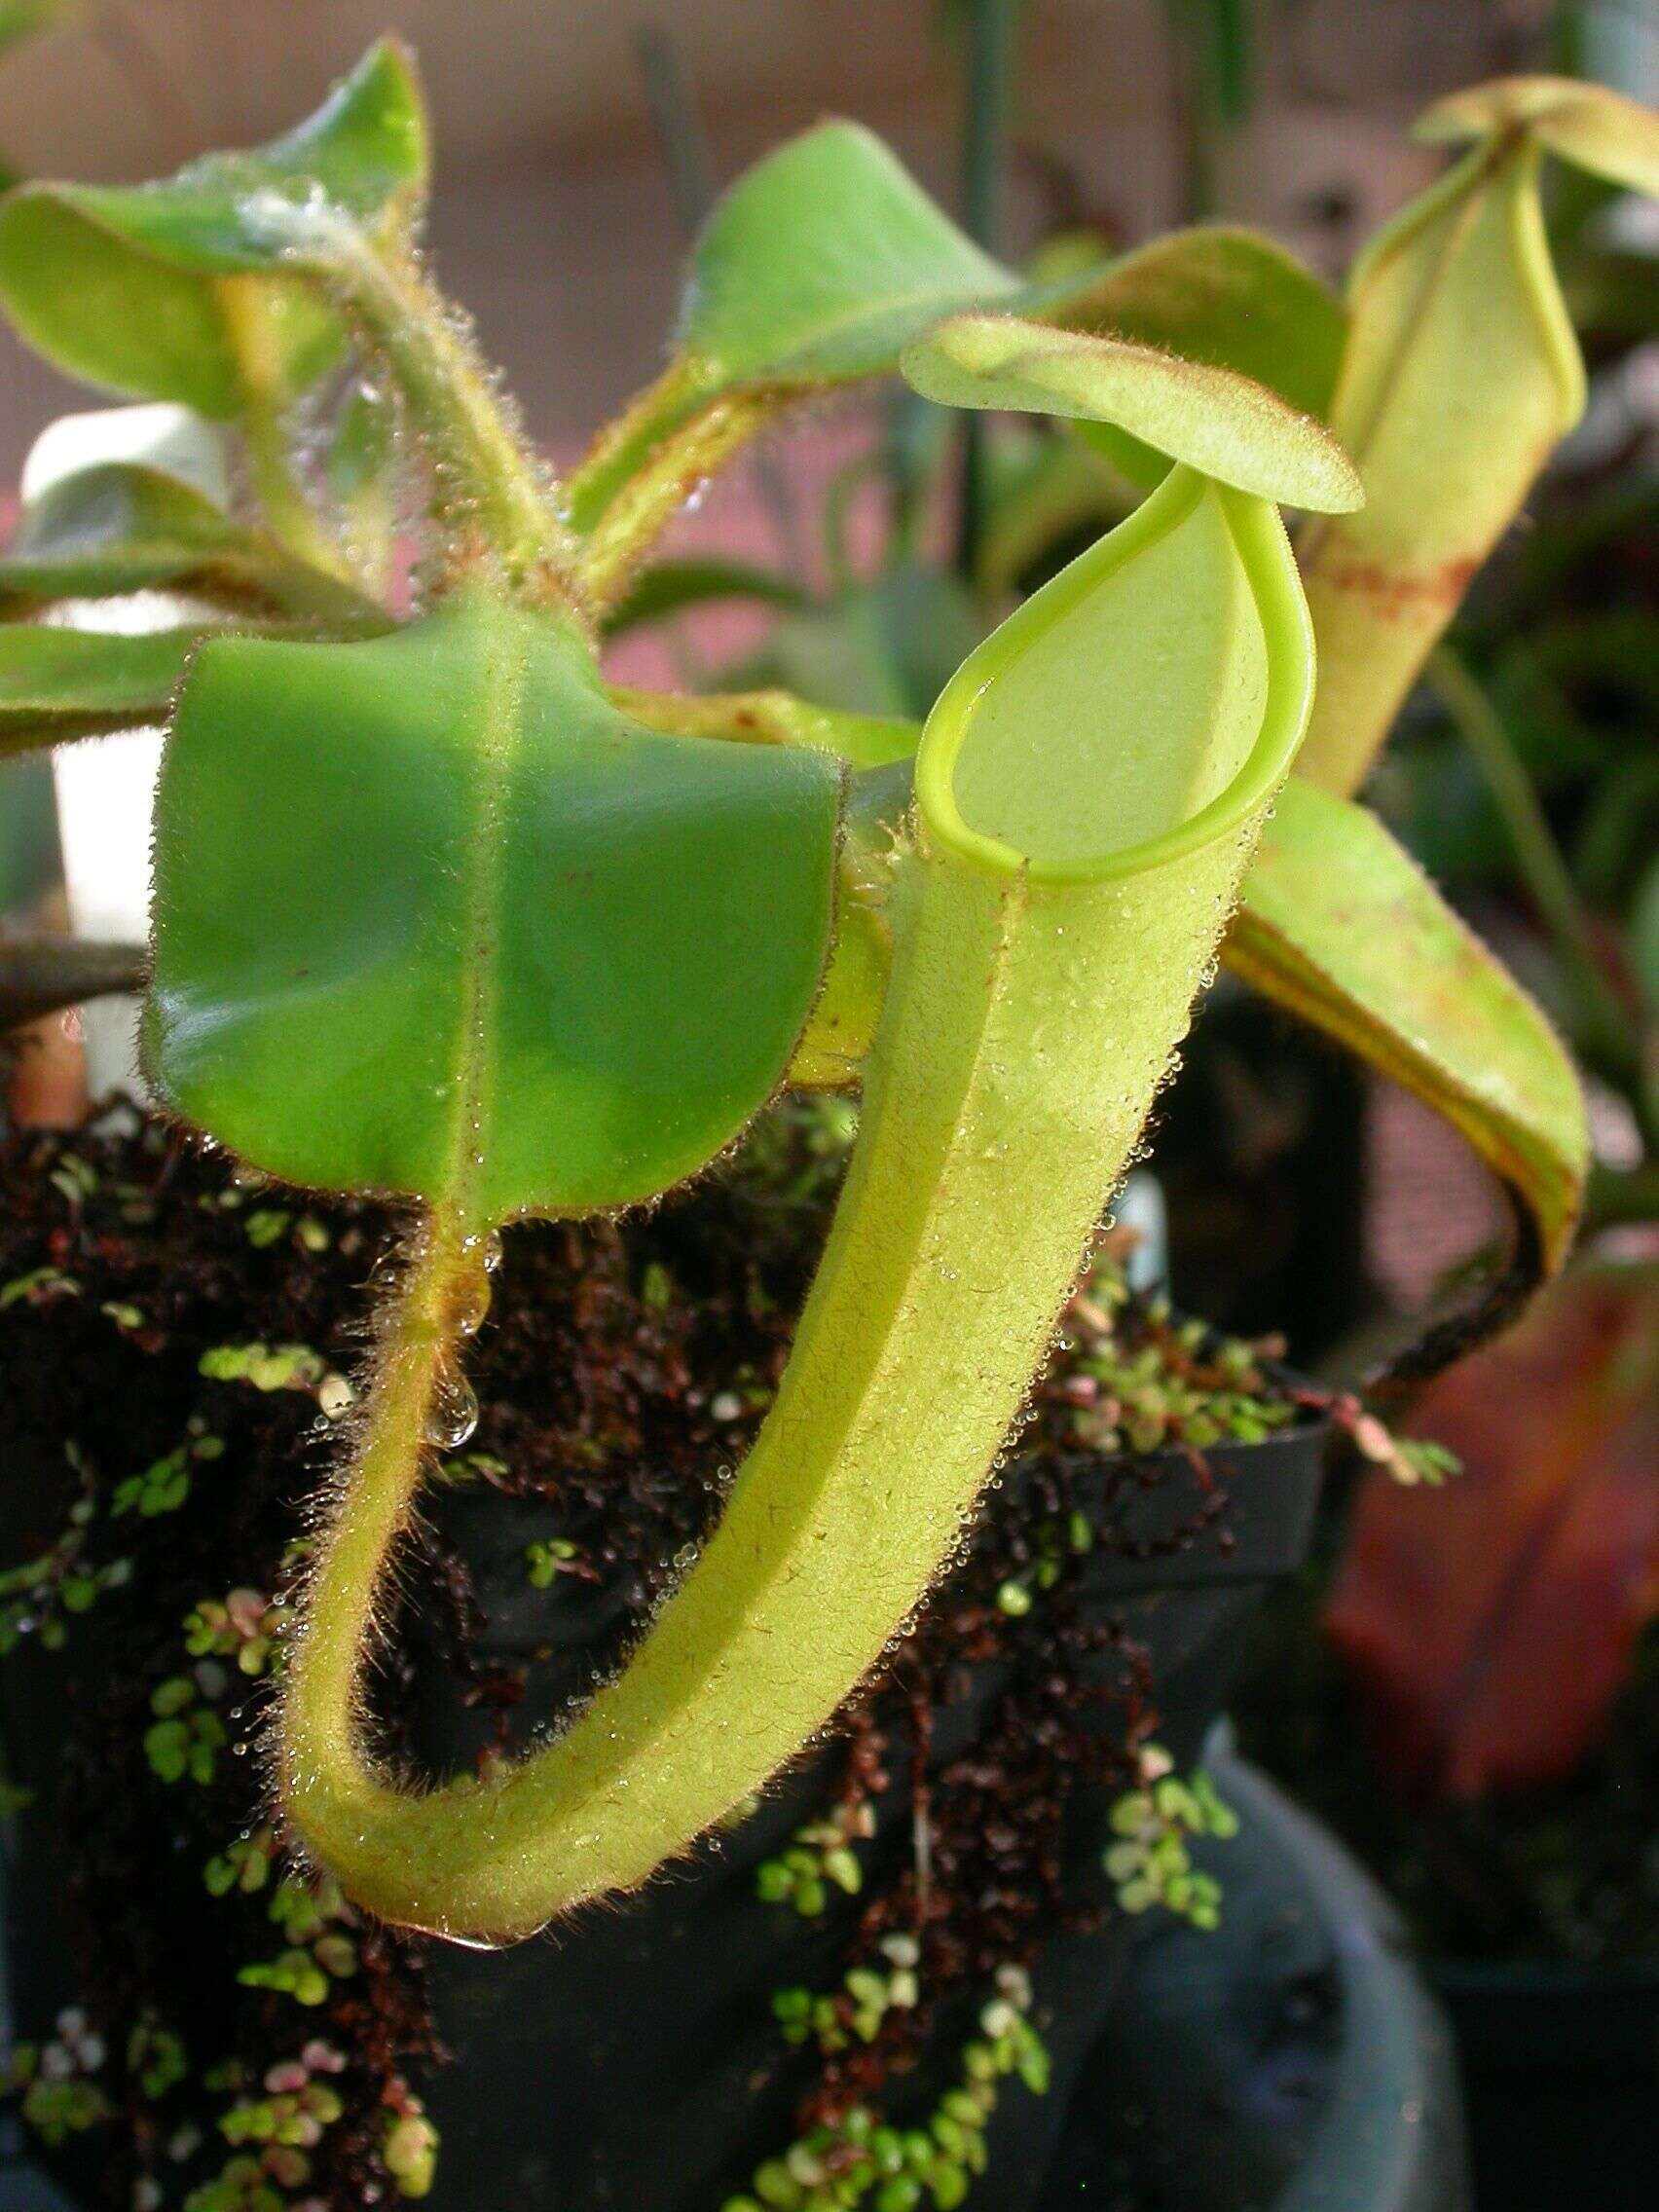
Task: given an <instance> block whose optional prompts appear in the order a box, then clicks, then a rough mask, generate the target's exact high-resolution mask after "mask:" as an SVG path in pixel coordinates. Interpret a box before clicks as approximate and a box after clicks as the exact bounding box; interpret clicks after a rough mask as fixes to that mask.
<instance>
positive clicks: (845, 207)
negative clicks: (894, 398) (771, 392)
mask: <svg viewBox="0 0 1659 2212" xmlns="http://www.w3.org/2000/svg"><path fill="white" fill-rule="evenodd" d="M1019 289H1020V285H1019V280H1018V278H1017V277H1015V276H1013V275H1012V274H1011V273H1010V272H1009V271H1008V270H1006V269H1004V268H1003V267H1002V266H1001V265H1000V264H999V263H997V262H995V261H993V260H992V259H991V258H990V256H989V255H988V254H986V253H984V252H982V251H981V250H980V248H979V247H978V246H977V245H976V244H975V243H974V242H973V240H971V239H969V238H967V237H966V236H965V235H964V234H963V233H962V232H961V231H959V230H958V229H957V227H956V225H955V224H954V223H952V222H951V221H950V219H949V217H948V216H946V215H944V214H942V213H941V212H940V209H939V208H938V207H937V206H936V205H935V204H934V203H933V201H932V200H930V199H929V198H928V196H927V194H926V193H924V192H923V191H922V190H921V188H920V187H919V186H918V185H917V184H916V182H915V181H914V179H913V178H912V177H911V176H910V175H909V173H908V172H907V171H906V170H905V169H904V168H903V166H902V165H901V164H900V162H899V161H898V160H897V159H896V158H895V156H894V155H893V154H891V153H890V152H889V151H888V149H887V147H885V146H884V145H883V144H882V142H881V140H880V139H879V138H877V137H875V136H874V135H873V134H872V133H871V132H870V131H868V130H866V129H863V128H862V127H861V126H860V125H858V124H856V123H839V122H835V123H823V124H820V125H819V126H818V127H817V129H813V130H809V131H806V132H805V133H804V134H803V135H802V136H800V137H798V138H793V139H791V140H790V141H789V143H788V144H787V145H784V146H780V147H779V148H778V150H777V152H776V153H774V154H770V155H768V156H767V157H766V159H765V160H764V161H762V162H759V163H757V164H756V166H755V167H754V168H752V169H751V170H750V171H749V172H748V174H747V175H746V176H744V177H742V178H740V179H739V181H738V182H737V183H736V184H735V185H734V186H733V187H732V189H731V190H730V191H729V192H728V193H727V194H726V195H725V197H724V198H723V199H722V200H721V201H720V203H719V205H718V206H717V207H716V209H715V211H714V213H713V214H712V215H711V216H710V217H709V220H708V222H707V223H706V224H705V225H704V227H703V230H702V232H701V234H700V235H699V237H698V240H697V243H696V246H695V249H694V251H693V254H692V261H691V272H690V278H689V282H688V285H687V288H686V294H685V304H684V308H683V310H682V314H681V320H680V329H679V333H678V349H679V351H680V352H681V354H682V356H683V357H684V358H686V359H687V360H690V361H694V362H696V363H697V364H699V368H700V372H701V373H700V378H699V381H700V382H702V383H704V384H705V385H715V384H719V385H726V386H729V385H732V384H739V383H757V382H764V383H768V384H771V383H799V382H808V383H813V384H828V383H836V382H839V381H841V380H843V379H846V378H849V377H862V376H868V375H871V374H872V373H874V372H875V371H877V370H880V369H883V368H886V367H887V366H888V365H889V364H890V363H891V362H892V361H893V360H894V359H895V358H896V357H897V355H898V353H899V351H900V350H901V348H902V347H903V345H904V344H905V343H906V342H907V341H908V340H909V339H910V338H911V337H913V336H914V335H915V333H916V332H917V331H918V330H921V329H923V328H925V327H926V325H927V324H928V323H929V322H932V321H934V320H935V319H937V318H938V317H939V316H940V315H942V314H948V313H951V311H952V310H953V309H956V308H960V307H962V306H964V305H966V304H968V303H969V302H972V301H977V300H988V299H996V298H997V297H999V296H1000V295H1003V294H1012V293H1014V292H1016V291H1018V290H1019Z"/></svg>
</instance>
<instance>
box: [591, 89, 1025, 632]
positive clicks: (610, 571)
mask: <svg viewBox="0 0 1659 2212" xmlns="http://www.w3.org/2000/svg"><path fill="white" fill-rule="evenodd" d="M1023 290H1024V287H1023V286H1022V285H1021V283H1020V281H1019V279H1018V277H1016V276H1014V274H1013V272H1012V271H1010V270H1007V269H1004V268H1003V267H1001V266H1000V264H998V263H997V262H995V261H993V260H991V259H990V258H989V256H988V255H986V254H985V253H983V252H981V251H980V249H979V248H978V247H977V245H975V244H974V242H973V241H972V240H970V239H969V238H967V237H966V236H965V235H964V233H963V232H962V231H960V230H959V229H958V228H957V227H956V225H955V224H954V223H952V222H951V220H950V219H949V217H948V216H947V215H945V214H944V213H943V212H942V211H941V210H940V208H939V207H937V206H936V205H935V204H934V203H933V202H932V201H931V200H930V199H929V198H928V196H927V194H926V193H925V192H923V190H922V189H921V187H920V186H919V185H918V184H917V183H916V182H915V180H914V179H913V178H912V177H911V176H910V175H909V174H908V173H907V171H906V170H905V169H904V168H903V166H902V165H901V164H900V163H899V162H898V161H897V160H896V159H895V157H894V156H893V155H892V154H891V153H889V151H888V150H887V148H886V147H885V146H884V145H883V144H882V143H881V141H880V139H878V138H876V137H874V136H873V135H872V134H871V133H870V132H869V131H867V130H866V129H863V128H862V127H861V126H860V125H858V124H853V123H842V122H830V123H824V124H820V125H819V126H818V127H817V128H816V129H812V130H808V131H806V132H804V133H803V134H802V135H801V136H800V137H798V138H793V139H791V140H790V141H789V142H788V143H787V144H786V145H783V146H780V147H779V148H778V149H777V151H776V152H775V153H772V154H769V155H768V156H767V157H766V158H765V160H764V161H762V162H760V163H758V164H757V165H756V166H755V167H754V168H752V169H751V170H749V171H748V173H747V174H746V175H744V176H742V177H740V178H739V179H738V181H737V182H736V184H734V185H733V186H732V187H731V189H730V190H729V191H728V192H727V193H726V194H725V196H724V197H723V198H722V199H721V200H720V202H719V204H718V205H717V206H716V208H715V210H714V212H713V213H712V214H711V215H710V217H709V219H708V221H707V223H706V224H705V225H704V227H703V229H702V232H701V233H700V234H699V236H698V239H697V241H696V244H695V246H694V247H693V249H692V257H691V267H690V271H689V275H688V278H687V282H686V287H685V293H684V298H683V303H682V310H681V315H680V323H679V329H678V333H677V342H676V349H675V355H674V358H673V360H672V361H671V363H670V366H669V368H668V371H667V373H666V374H665V375H664V376H663V377H662V378H660V379H659V380H658V382H657V383H656V384H655V385H653V386H651V387H650V388H649V389H648V390H646V391H645V392H644V393H642V395H641V397H640V398H639V400H638V401H637V402H636V403H635V405H634V406H633V408H631V409H630V410H629V411H628V413H627V414H625V415H624V416H623V417H622V418H621V419H620V420H619V421H618V422H617V423H616V424H613V425H612V426H611V427H610V429H608V431H607V432H605V433H604V434H603V435H602V437H601V438H600V439H599V441H598V442H597V444H596V445H595V446H594V448H593V450H592V452H591V453H590V454H589V455H588V457H587V459H586V461H583V463H582V464H581V466H580V467H579V468H578V469H577V470H576V472H575V473H574V475H572V476H571V479H570V481H569V483H568V485H567V487H566V491H567V497H568V500H569V507H570V516H571V524H572V526H573V527H574V529H575V530H576V531H577V532H578V533H579V534H581V535H584V536H590V537H591V538H592V540H593V542H592V545H591V547H590V550H589V556H588V571H589V588H590V590H591V591H592V592H593V593H594V595H595V596H596V597H597V598H599V599H600V600H604V599H605V598H607V597H613V596H614V595H615V592H616V590H617V589H618V587H619V583H620V581H621V580H622V578H623V576H625V572H626V566H627V564H628V562H629V561H630V560H632V559H634V558H637V556H638V552H639V550H640V548H641V546H642V545H643V544H644V543H645V542H646V541H647V540H648V538H649V536H650V535H652V533H653V532H654V531H655V530H656V529H658V528H660V527H661V525H662V523H663V522H665V521H666V520H667V518H668V517H669V515H671V514H672V513H673V512H674V511H675V509H676V508H677V507H678V505H679V504H680V503H681V501H682V499H683V498H684V496H685V493H686V491H687V490H688V489H689V488H690V486H691V485H693V484H694V483H695V482H696V481H697V480H698V478H699V477H700V476H704V475H707V474H708V473H709V471H710V470H711V469H712V468H714V467H715V466H717V465H719V462H720V461H723V460H724V459H725V458H726V457H727V456H728V455H729V454H730V453H731V452H733V451H734V450H736V448H737V447H738V446H740V445H742V444H743V443H744V442H745V441H746V440H747V439H748V438H750V437H752V436H753V435H754V434H755V432H756V430H757V429H759V428H760V427H761V426H762V425H763V424H765V423H766V422H768V421H770V420H771V419H772V418H773V417H774V416H775V415H776V414H777V412H778V411H779V409H780V408H781V407H784V406H786V405H788V404H789V403H790V402H791V401H792V400H793V399H795V398H798V397H799V396H800V395H801V393H802V392H804V391H811V390H814V389H816V388H819V387H822V386H826V385H835V384H841V383H845V382H848V381H849V380H851V379H855V378H860V377H867V376H875V375H879V374H882V373H884V372H889V371H891V370H892V368H893V367H894V365H895V363H896V362H897V360H898V357H899V353H900V351H901V350H902V348H903V346H904V344H905V342H906V341H907V340H908V339H910V338H912V337H913V336H914V335H915V334H916V332H918V331H919V330H923V329H925V328H926V327H927V325H928V324H929V323H930V322H932V321H935V320H937V319H938V317H939V316H940V315H942V314H948V313H951V312H952V311H953V310H955V309H958V308H963V307H968V306H972V305H975V304H977V303H979V302H982V301H987V300H996V299H1002V298H1014V297H1017V296H1020V295H1022V293H1023ZM602 525H603V527H602Z"/></svg>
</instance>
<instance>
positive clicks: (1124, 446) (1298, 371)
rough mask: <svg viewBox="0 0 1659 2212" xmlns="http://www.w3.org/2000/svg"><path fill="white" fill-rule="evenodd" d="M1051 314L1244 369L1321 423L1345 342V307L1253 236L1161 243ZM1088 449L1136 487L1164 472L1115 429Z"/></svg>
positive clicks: (1211, 235) (1104, 273)
mask: <svg viewBox="0 0 1659 2212" xmlns="http://www.w3.org/2000/svg"><path fill="white" fill-rule="evenodd" d="M1030 312H1032V313H1042V312H1043V311H1042V309H1041V308H1033V309H1032V310H1031V311H1030ZM1051 315H1052V319H1053V320H1055V321H1057V322H1059V323H1062V324H1064V326H1065V327H1066V328H1067V329H1070V330H1088V331H1097V332H1103V333H1106V334H1108V335H1110V336H1112V337H1114V338H1127V339H1132V340H1135V341H1137V342H1138V343H1139V344H1141V345H1143V346H1155V347H1157V348H1159V349H1160V350H1161V351H1163V352H1168V353H1175V354H1179V355H1180V356H1181V357H1182V358H1183V359H1184V360H1189V361H1200V362H1203V363H1205V364H1206V365H1207V366H1209V367H1211V368H1221V369H1235V370H1236V371H1237V372H1238V374H1239V375H1240V376H1246V377H1251V378H1253V379H1254V380H1255V382H1256V383H1257V384H1261V385H1266V387H1268V389H1269V390H1270V391H1276V392H1277V393H1278V395H1279V397H1280V398H1281V399H1283V400H1285V401H1286V402H1287V403H1288V404H1289V405H1290V406H1291V407H1293V408H1294V409H1295V410H1296V411H1297V413H1298V414H1302V415H1314V416H1317V417H1319V418H1320V419H1321V420H1323V419H1324V417H1325V416H1326V414H1327V413H1328V412H1329V409H1330V405H1331V397H1332V394H1333V392H1334V391H1335V389H1336V383H1337V374H1338V371H1339V369H1340V368H1341V366H1342V358H1343V348H1344V345H1345V344H1346V337H1347V315H1346V311H1345V310H1344V308H1343V305H1342V303H1341V301H1340V300H1338V299H1337V297H1336V295H1335V294H1334V293H1333V292H1331V291H1330V290H1329V289H1328V288H1327V287H1326V286H1325V285H1324V284H1322V283H1321V282H1320V281H1319V279H1318V278H1317V277H1316V276H1314V275H1313V274H1312V272H1311V271H1310V270H1308V269H1306V268H1304V266H1303V265H1302V263H1301V262H1300V261H1298V260H1297V259H1296V257H1295V255H1294V254H1290V253H1287V252H1286V251H1285V250H1284V248H1283V247H1282V246H1278V245H1275V244H1274V243H1273V242H1272V240H1271V239H1265V238H1260V237H1258V236H1257V234H1256V233H1255V232H1253V231H1243V230H1234V229H1229V228H1223V227H1221V226H1209V225H1200V226H1199V227H1198V228H1196V229H1193V230H1188V231H1176V232H1174V233H1172V234H1171V235H1170V236H1169V237H1168V238H1162V239H1154V240H1152V242H1151V243H1150V244H1149V245H1144V246H1140V247H1137V248H1136V250H1135V251H1134V252H1133V253H1126V254H1124V256H1123V257H1122V258H1121V259H1120V260H1117V261H1114V262H1111V263H1109V264H1108V265H1107V266H1106V267H1105V268H1104V269H1097V270H1096V271H1095V272H1093V273H1092V275H1091V276H1090V278H1089V280H1088V282H1087V283H1086V284H1084V285H1083V287H1082V288H1081V289H1077V288H1075V287H1068V288H1067V289H1066V291H1065V292H1064V294H1063V296H1061V297H1060V298H1059V299H1058V300H1057V302H1056V305H1055V306H1054V308H1053V309H1052V311H1051ZM1089 442H1090V443H1091V444H1092V445H1095V446H1097V447H1098V448H1099V449H1100V450H1101V451H1103V452H1105V453H1106V454H1107V455H1108V456H1109V458H1110V459H1111V460H1112V461H1114V462H1115V463H1116V465H1117V466H1118V467H1119V468H1120V469H1122V470H1123V472H1124V474H1125V475H1126V476H1127V477H1128V478H1129V480H1130V482H1131V483H1135V484H1141V485H1144V486H1147V487H1150V486H1151V485H1153V484H1156V483H1157V482H1159V481H1160V479H1161V476H1162V474H1163V471H1164V469H1165V467H1166V466H1167V462H1166V461H1164V460H1163V458H1162V457H1161V455H1159V454H1158V453H1157V452H1156V451H1155V450H1154V449H1152V448H1150V447H1148V446H1145V445H1143V444H1141V442H1140V441H1139V440H1138V439H1135V438H1131V437H1130V436H1129V435H1128V434H1127V432H1125V431H1123V430H1120V429H1117V428H1114V427H1111V426H1108V425H1103V426H1102V427H1101V428H1099V429H1098V430H1096V431H1093V432H1091V433H1090V436H1089Z"/></svg>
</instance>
